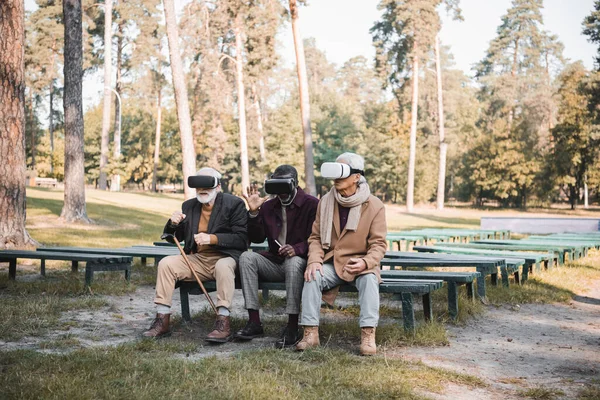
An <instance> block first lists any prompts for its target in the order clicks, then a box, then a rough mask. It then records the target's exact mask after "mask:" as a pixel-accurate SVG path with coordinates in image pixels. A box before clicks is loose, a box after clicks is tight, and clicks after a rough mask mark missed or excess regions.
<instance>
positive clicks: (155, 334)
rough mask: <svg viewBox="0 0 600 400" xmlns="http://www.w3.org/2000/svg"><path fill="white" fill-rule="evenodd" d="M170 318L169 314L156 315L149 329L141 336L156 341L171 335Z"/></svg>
mask: <svg viewBox="0 0 600 400" xmlns="http://www.w3.org/2000/svg"><path fill="white" fill-rule="evenodd" d="M170 318H171V314H156V318H154V321H152V325H150V329H148V330H147V331H146V332H144V333H142V336H143V337H149V338H155V339H158V338H160V337H164V336H169V335H171V331H170V330H169V319H170Z"/></svg>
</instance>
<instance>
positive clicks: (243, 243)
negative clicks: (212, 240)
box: [215, 200, 248, 250]
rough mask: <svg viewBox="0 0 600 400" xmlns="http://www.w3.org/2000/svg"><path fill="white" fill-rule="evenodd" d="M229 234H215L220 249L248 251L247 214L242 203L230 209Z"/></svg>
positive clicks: (237, 203) (239, 202)
mask: <svg viewBox="0 0 600 400" xmlns="http://www.w3.org/2000/svg"><path fill="white" fill-rule="evenodd" d="M229 222H230V223H231V233H215V236H216V237H217V239H218V245H219V246H220V247H227V248H230V249H238V250H246V249H248V213H247V211H246V206H245V205H244V202H243V201H241V200H240V201H238V202H236V204H235V205H234V207H233V208H232V209H231V217H230V218H229Z"/></svg>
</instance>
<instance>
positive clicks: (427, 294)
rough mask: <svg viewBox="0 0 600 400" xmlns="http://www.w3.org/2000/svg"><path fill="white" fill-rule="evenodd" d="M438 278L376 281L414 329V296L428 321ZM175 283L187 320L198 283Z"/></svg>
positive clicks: (278, 285) (271, 286)
mask: <svg viewBox="0 0 600 400" xmlns="http://www.w3.org/2000/svg"><path fill="white" fill-rule="evenodd" d="M442 284H443V281H441V280H409V279H393V278H389V279H384V282H383V283H382V284H380V285H379V293H393V294H395V295H398V296H399V297H400V298H401V301H402V319H403V325H404V329H406V330H407V331H410V332H414V330H415V326H416V323H415V311H414V296H415V295H416V296H420V297H421V298H422V301H423V313H424V316H425V320H426V321H431V320H432V317H433V310H432V307H431V292H433V291H434V290H437V289H440V288H441V287H442ZM203 285H204V287H205V288H206V290H207V291H208V292H214V291H216V289H217V288H216V283H215V282H214V281H207V282H203ZM175 287H179V293H180V298H181V316H182V318H183V319H184V320H186V321H191V315H190V302H189V295H199V294H202V291H201V290H200V286H199V285H198V283H196V282H194V281H179V282H177V284H176V286H175ZM258 288H259V289H262V290H267V291H268V290H283V291H285V283H284V282H259V284H258ZM236 289H241V285H240V283H239V281H236ZM356 291H357V290H356V287H355V286H353V285H350V284H344V285H341V286H340V292H356Z"/></svg>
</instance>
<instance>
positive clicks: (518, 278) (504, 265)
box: [386, 246, 529, 290]
mask: <svg viewBox="0 0 600 400" xmlns="http://www.w3.org/2000/svg"><path fill="white" fill-rule="evenodd" d="M430 248H431V247H428V246H417V247H415V251H420V250H419V249H430ZM433 253H440V254H433ZM444 253H446V254H444ZM408 254H419V255H420V256H421V255H428V256H433V255H435V256H437V257H435V258H434V259H441V260H445V261H446V262H453V263H454V264H455V266H459V265H460V263H461V262H464V263H467V262H472V263H478V262H480V263H483V262H486V261H488V262H489V261H492V262H494V265H495V266H496V268H495V271H494V275H491V281H492V284H493V285H496V286H497V285H498V278H497V277H498V275H497V274H498V269H500V275H501V277H502V286H504V287H509V286H510V282H509V279H508V277H509V276H510V275H514V278H515V283H517V284H520V283H521V282H524V281H526V280H527V279H528V277H529V274H528V269H527V268H523V274H522V275H521V267H522V266H524V265H525V263H526V261H525V260H524V259H522V258H515V257H506V256H492V255H489V256H485V255H479V254H474V253H461V252H452V251H450V250H448V251H440V250H437V249H436V250H435V251H431V250H423V251H420V252H419V253H408ZM386 257H388V255H387V254H386ZM413 257H415V258H416V257H418V256H413ZM423 258H424V257H423ZM425 259H427V258H425ZM471 266H474V265H471ZM483 282H484V280H483V279H482V283H483ZM478 287H479V284H478ZM478 290H479V289H478Z"/></svg>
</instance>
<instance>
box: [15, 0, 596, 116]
mask: <svg viewBox="0 0 600 400" xmlns="http://www.w3.org/2000/svg"><path fill="white" fill-rule="evenodd" d="M187 2H189V0H175V5H176V9H178V10H181V9H182V8H183V5H184V4H186V3H187ZM378 3H379V0H308V5H307V6H305V7H302V8H301V9H300V24H301V26H300V29H301V33H302V36H303V37H304V38H308V37H314V38H315V39H316V42H317V46H318V47H319V48H320V49H322V50H323V51H325V54H326V55H327V58H328V59H329V61H331V62H334V63H336V64H337V65H338V66H341V65H342V64H343V63H344V62H346V61H347V60H348V59H350V58H352V57H355V56H358V55H363V56H365V57H366V58H367V59H369V60H372V59H373V57H374V54H375V51H374V49H373V46H372V42H371V35H370V33H369V29H370V28H371V27H372V26H373V24H374V22H375V21H376V20H377V19H378V17H379V15H380V12H379V11H378V10H377V4H378ZM593 3H594V1H593V0H544V6H545V7H544V9H543V12H542V14H543V17H544V26H545V29H546V30H548V31H549V32H550V33H552V34H556V35H558V39H559V40H560V41H561V42H562V43H563V44H564V46H565V49H564V55H565V57H567V58H569V59H570V61H576V60H581V61H583V63H584V65H585V66H586V67H587V68H592V67H593V57H594V54H595V53H596V49H595V47H594V46H593V45H592V44H591V43H589V42H587V39H586V37H585V36H583V35H582V34H581V30H582V25H581V23H582V21H583V19H584V17H585V16H587V15H589V14H590V12H591V10H592V9H593ZM510 5H511V0H461V1H460V7H461V9H462V14H463V17H464V21H462V22H461V21H453V20H452V19H451V17H450V16H446V15H445V12H443V25H442V31H441V36H440V37H441V41H442V44H444V45H447V46H450V51H451V53H452V54H453V55H454V59H455V63H456V68H459V69H462V70H463V71H464V72H465V73H466V74H467V75H469V76H473V71H472V70H471V68H472V67H473V65H474V64H475V63H477V62H478V61H480V60H481V59H482V58H483V57H484V55H485V52H486V50H487V47H488V45H489V42H490V41H491V40H492V39H493V38H494V36H495V35H496V29H497V27H498V26H499V25H500V23H501V18H502V16H503V15H504V14H505V13H506V11H507V9H508V8H509V7H510ZM34 7H35V2H34V0H25V8H26V9H27V10H33V9H34ZM279 41H280V48H279V51H280V52H281V55H282V57H283V60H284V63H285V64H286V65H287V66H289V67H292V66H294V62H295V55H294V47H293V39H292V32H291V27H290V26H289V25H288V26H287V29H284V30H282V33H281V35H280V37H279ZM101 93H102V74H100V73H98V74H95V76H90V77H88V78H87V79H86V81H85V82H84V108H85V109H87V108H88V107H89V106H91V105H93V104H97V103H98V102H99V100H100V97H101Z"/></svg>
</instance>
